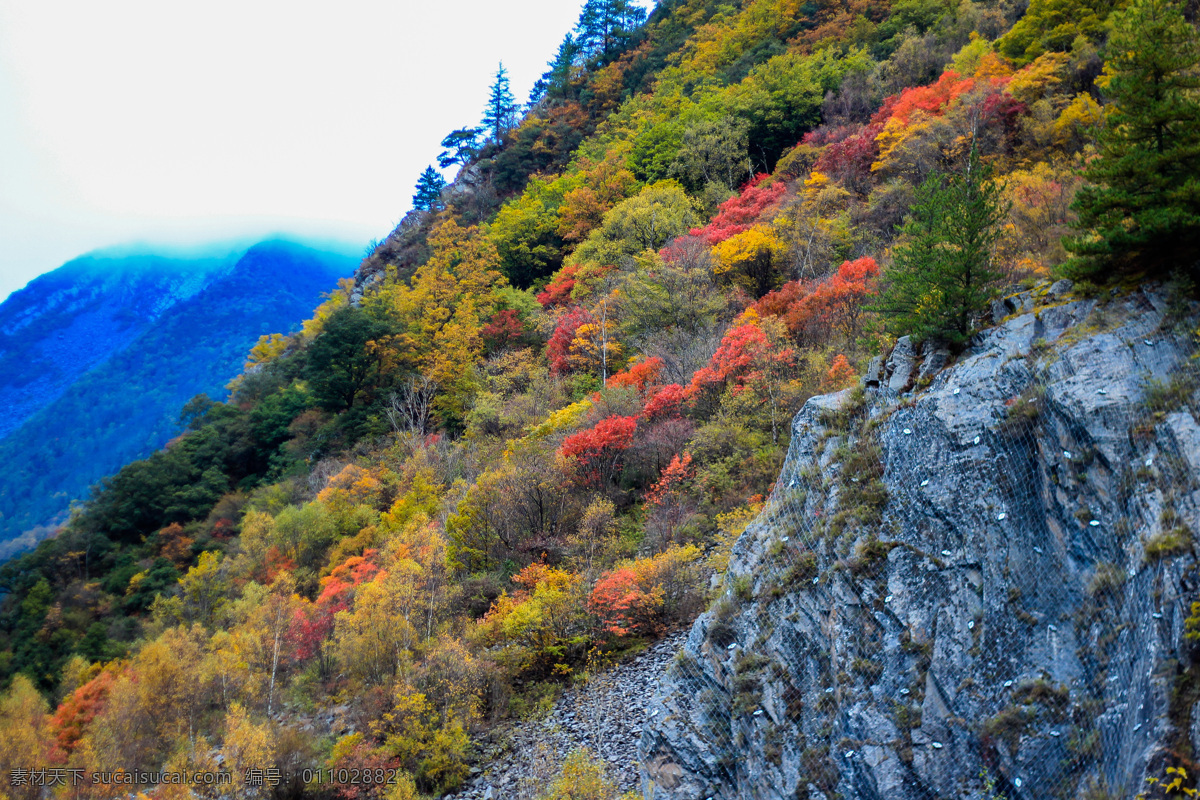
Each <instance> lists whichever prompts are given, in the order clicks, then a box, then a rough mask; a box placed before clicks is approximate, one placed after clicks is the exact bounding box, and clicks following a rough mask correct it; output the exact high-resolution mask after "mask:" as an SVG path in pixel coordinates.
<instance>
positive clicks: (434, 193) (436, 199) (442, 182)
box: [412, 166, 446, 211]
mask: <svg viewBox="0 0 1200 800" xmlns="http://www.w3.org/2000/svg"><path fill="white" fill-rule="evenodd" d="M444 188H446V179H445V178H443V177H442V174H441V173H440V172H438V171H437V170H436V169H434V168H433V167H432V166H428V167H426V168H425V171H424V172H422V173H421V177H420V178H418V179H417V192H416V194H414V195H413V199H412V204H413V208H415V209H418V210H419V211H436V210H437V209H439V208H441V207H442V189H444Z"/></svg>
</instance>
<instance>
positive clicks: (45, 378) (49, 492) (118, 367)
mask: <svg viewBox="0 0 1200 800" xmlns="http://www.w3.org/2000/svg"><path fill="white" fill-rule="evenodd" d="M134 259H135V261H134V262H133V263H129V262H122V261H120V260H113V259H109V258H101V259H89V258H88V257H85V258H82V259H76V260H75V261H73V262H71V263H70V264H68V265H65V266H64V267H63V268H60V269H59V270H56V271H55V272H53V273H50V274H48V275H45V276H42V277H41V278H39V279H37V280H35V281H33V282H31V283H30V285H29V286H28V287H26V288H25V289H23V290H21V291H20V292H16V293H14V294H13V295H12V296H11V297H10V298H9V300H8V301H6V302H5V303H4V304H3V305H0V336H2V337H3V338H2V339H0V404H3V405H4V408H3V412H2V414H0V426H6V427H0V436H2V437H3V438H0V463H3V464H5V465H6V467H7V469H5V470H4V471H3V474H0V556H3V555H10V554H11V553H13V552H16V551H18V550H20V549H23V548H25V547H28V546H30V545H31V544H33V543H34V542H35V540H36V539H38V538H41V537H42V536H44V535H45V534H46V533H47V532H48V531H47V530H45V529H43V528H42V526H46V525H48V524H51V523H54V522H57V521H61V520H62V519H63V518H64V517H65V514H66V512H67V510H68V509H69V506H70V503H71V501H72V500H76V499H82V498H83V497H85V496H86V495H87V491H88V487H89V486H90V485H91V484H93V483H94V482H96V481H97V480H99V479H100V478H101V477H103V476H104V475H107V474H109V473H112V472H115V471H116V470H117V469H119V468H120V467H121V466H122V465H123V464H126V463H128V462H129V461H132V460H135V459H138V458H142V457H144V456H146V455H147V454H149V453H150V452H152V451H153V450H155V449H157V448H158V447H161V446H162V445H163V444H164V443H166V442H167V441H168V440H169V439H170V438H171V437H173V436H174V435H176V434H177V433H178V432H179V427H178V416H179V411H180V409H181V408H182V406H183V404H184V403H186V402H187V401H188V399H190V398H191V397H193V396H195V395H196V394H200V393H207V394H209V395H211V396H213V397H216V398H221V397H224V387H225V384H226V383H228V382H229V381H230V380H231V379H232V378H234V377H236V376H237V375H238V374H239V373H240V372H241V368H242V364H243V362H244V361H245V358H246V354H247V352H248V350H249V348H250V347H251V346H252V345H253V344H254V342H255V341H256V340H257V339H258V337H259V336H261V335H263V334H267V333H274V332H288V331H290V330H293V329H295V328H297V327H299V323H300V321H302V320H303V319H305V318H307V317H309V316H310V315H311V312H312V310H313V308H314V307H316V305H318V304H319V303H320V302H321V299H322V295H323V294H324V293H325V292H328V291H329V290H330V289H332V288H333V287H334V286H335V285H336V282H337V279H338V278H340V277H344V276H346V275H349V274H350V273H351V272H352V271H353V269H354V266H355V264H356V263H357V258H356V257H355V256H351V255H349V254H347V253H335V252H330V251H326V250H318V249H316V248H314V247H310V246H307V245H303V244H297V243H295V242H289V241H284V240H271V241H265V242H260V243H258V244H256V245H254V246H252V247H250V248H248V249H244V250H242V251H241V252H239V253H237V254H236V255H235V256H233V257H227V258H205V259H198V260H195V261H192V262H188V263H186V264H185V263H182V262H181V261H180V260H177V259H164V258H160V257H155V256H136V257H134ZM193 267H194V268H193ZM5 434H7V435H5Z"/></svg>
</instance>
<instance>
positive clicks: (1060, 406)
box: [639, 284, 1200, 800]
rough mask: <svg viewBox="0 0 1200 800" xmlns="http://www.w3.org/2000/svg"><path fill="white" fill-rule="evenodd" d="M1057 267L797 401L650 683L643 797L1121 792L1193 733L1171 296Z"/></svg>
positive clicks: (1180, 332)
mask: <svg viewBox="0 0 1200 800" xmlns="http://www.w3.org/2000/svg"><path fill="white" fill-rule="evenodd" d="M1068 290H1069V287H1067V286H1064V285H1057V284H1056V285H1055V287H1053V289H1052V290H1051V291H1049V292H1047V291H1046V290H1045V289H1043V290H1041V291H1038V292H1031V293H1026V294H1023V295H1019V296H1016V297H1014V298H1009V299H1008V300H1007V301H1005V304H1000V305H998V306H997V308H996V309H995V311H994V313H995V315H996V316H998V317H999V316H1003V315H1005V314H1008V315H1010V316H1008V317H1007V318H1006V319H1004V320H1003V321H1002V322H1001V323H1000V324H998V325H996V326H995V327H993V328H992V329H990V330H989V331H987V332H985V333H984V334H982V335H981V336H980V337H978V338H977V340H976V341H975V342H974V344H973V346H972V347H971V348H970V349H969V350H968V351H967V352H966V353H964V354H962V355H960V356H959V357H958V358H957V359H956V360H955V363H953V364H951V365H950V366H948V367H945V368H944V369H943V366H944V365H945V364H946V363H947V361H949V357H948V355H947V354H946V353H943V352H938V351H936V350H932V351H930V352H917V351H916V349H915V348H913V347H912V346H911V345H910V344H909V343H908V342H907V341H905V340H901V342H900V343H899V344H898V345H897V347H896V348H895V350H894V351H893V352H892V353H891V355H890V356H889V358H888V359H887V360H886V361H881V362H879V363H877V364H875V365H873V369H872V371H871V374H869V375H868V376H867V378H868V381H867V386H866V387H865V390H864V389H859V390H856V391H847V392H843V393H841V394H838V395H832V396H825V397H818V398H813V399H812V400H810V401H809V402H808V403H807V404H806V405H805V407H804V408H803V409H802V410H801V411H800V413H799V414H798V415H797V416H796V418H795V421H794V430H793V439H792V444H791V450H790V453H789V456H788V460H787V463H786V465H785V468H784V471H783V474H782V475H781V477H780V481H779V483H778V484H777V487H776V490H775V492H774V494H773V496H772V498H771V500H770V502H769V503H768V506H767V508H766V509H765V510H764V512H763V513H762V515H761V516H760V517H759V518H758V519H757V520H756V521H755V522H754V523H753V524H752V525H751V526H750V527H749V528H747V530H746V531H745V533H744V534H743V535H742V536H741V538H740V539H739V541H738V542H737V545H736V547H735V551H734V555H733V559H732V562H731V565H730V569H729V573H728V575H727V576H726V588H725V592H724V595H723V596H722V597H721V598H720V599H719V600H718V601H717V603H716V604H714V606H713V608H712V609H710V610H709V611H708V612H707V613H706V614H704V615H703V616H702V617H701V618H700V619H699V620H698V621H697V622H696V624H695V625H694V627H693V628H692V630H691V632H690V634H689V636H688V639H687V642H686V645H685V646H684V648H683V650H682V651H681V652H680V654H679V655H678V657H677V658H676V659H675V661H674V663H673V664H672V666H671V667H670V668H669V669H668V670H667V673H666V676H665V677H664V679H663V683H662V686H661V689H660V690H659V692H658V694H657V696H656V697H655V699H654V701H653V702H652V704H651V706H650V711H649V713H650V721H649V723H648V724H647V725H646V727H645V730H644V733H643V735H642V739H641V743H640V747H639V755H640V758H641V761H642V765H643V766H642V782H643V789H644V791H645V795H646V797H648V798H649V797H653V798H656V799H657V800H664V799H665V798H670V799H674V798H679V800H683V799H684V798H687V799H688V800H692V799H693V798H725V799H727V800H729V799H732V798H806V797H807V798H834V797H840V798H847V799H850V798H863V799H864V800H865V799H866V798H887V799H888V800H893V799H899V798H914V799H915V798H935V797H960V798H985V797H988V798H990V797H998V796H999V795H1001V794H1003V795H1004V796H1005V797H1007V798H1008V799H1009V800H1017V799H1018V798H1030V799H1032V798H1045V797H1080V798H1082V797H1097V798H1099V797H1122V798H1125V797H1132V796H1133V795H1134V794H1136V793H1137V792H1138V791H1140V790H1141V788H1142V787H1143V780H1144V777H1145V776H1146V775H1147V774H1162V769H1163V768H1164V767H1165V765H1166V763H1168V762H1170V760H1171V759H1178V758H1186V757H1189V756H1190V753H1191V751H1192V748H1193V743H1192V740H1193V739H1195V740H1196V742H1195V745H1196V746H1198V747H1200V730H1193V729H1192V728H1191V720H1192V719H1193V717H1195V718H1196V719H1197V720H1198V721H1200V708H1198V709H1197V713H1195V714H1194V713H1193V708H1192V707H1193V705H1195V704H1196V701H1197V700H1198V699H1200V692H1198V690H1197V686H1198V685H1200V681H1197V680H1196V677H1197V676H1196V674H1197V673H1198V672H1200V667H1191V666H1190V664H1191V658H1192V654H1191V651H1190V649H1189V644H1188V641H1187V639H1186V638H1185V635H1184V634H1185V627H1186V623H1185V618H1186V617H1187V616H1188V614H1189V609H1190V605H1191V603H1192V601H1194V600H1200V594H1198V591H1197V581H1196V559H1195V556H1194V552H1193V548H1194V539H1193V535H1192V531H1195V530H1200V527H1198V526H1200V491H1198V487H1200V483H1198V481H1197V477H1198V476H1200V426H1198V425H1197V422H1196V416H1195V412H1196V410H1197V408H1198V407H1200V406H1198V405H1197V393H1196V388H1197V386H1198V385H1200V383H1198V381H1197V366H1196V364H1197V362H1196V361H1195V360H1194V359H1193V358H1192V356H1193V353H1194V350H1195V347H1194V345H1193V343H1192V335H1191V331H1193V330H1194V329H1195V327H1196V317H1195V312H1194V309H1179V308H1175V309H1172V308H1169V307H1168V306H1169V304H1168V300H1167V295H1166V293H1165V292H1163V291H1161V290H1158V289H1147V290H1144V291H1141V292H1138V293H1135V294H1133V295H1131V296H1129V297H1126V298H1122V299H1116V300H1112V301H1111V302H1108V303H1100V302H1098V301H1095V300H1082V299H1072V298H1070V297H1069V296H1064V295H1065V294H1066V292H1067V291H1068ZM1171 763H1173V762H1171ZM985 775H986V777H984V776H985ZM989 785H990V788H989Z"/></svg>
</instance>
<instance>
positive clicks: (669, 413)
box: [642, 383, 684, 420]
mask: <svg viewBox="0 0 1200 800" xmlns="http://www.w3.org/2000/svg"><path fill="white" fill-rule="evenodd" d="M683 392H684V389H683V387H682V386H680V385H679V384H678V383H668V384H667V385H666V386H661V387H659V388H658V389H657V390H656V391H655V392H654V394H652V395H650V398H649V399H648V400H647V401H646V405H645V406H644V407H643V408H642V417H643V418H645V419H649V420H653V419H665V418H667V417H673V416H676V415H677V414H678V413H679V408H680V406H682V405H683V400H684V396H683Z"/></svg>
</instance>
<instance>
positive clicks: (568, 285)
mask: <svg viewBox="0 0 1200 800" xmlns="http://www.w3.org/2000/svg"><path fill="white" fill-rule="evenodd" d="M577 272H578V267H576V266H575V265H574V264H567V265H566V266H565V267H563V268H562V269H560V270H559V271H558V272H556V273H554V276H553V277H552V278H550V282H549V283H547V284H546V288H545V289H543V290H542V291H541V292H539V293H538V296H537V301H538V302H539V303H541V304H542V306H543V307H544V308H550V307H551V306H565V305H567V304H569V303H570V302H571V291H572V290H573V289H574V288H575V278H576V276H577Z"/></svg>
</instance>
